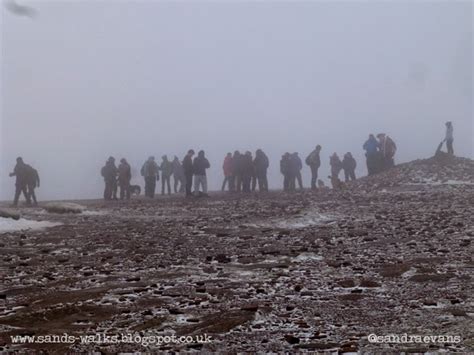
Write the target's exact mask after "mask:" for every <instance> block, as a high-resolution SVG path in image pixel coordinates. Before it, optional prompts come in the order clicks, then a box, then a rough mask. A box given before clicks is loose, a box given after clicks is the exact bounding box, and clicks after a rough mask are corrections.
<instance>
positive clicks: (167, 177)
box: [160, 155, 173, 195]
mask: <svg viewBox="0 0 474 355" xmlns="http://www.w3.org/2000/svg"><path fill="white" fill-rule="evenodd" d="M161 159H162V162H161V166H160V169H161V194H162V195H164V194H165V185H166V186H167V187H168V195H171V175H172V174H173V164H171V162H170V161H169V160H168V157H167V156H166V155H163V156H162V157H161Z"/></svg>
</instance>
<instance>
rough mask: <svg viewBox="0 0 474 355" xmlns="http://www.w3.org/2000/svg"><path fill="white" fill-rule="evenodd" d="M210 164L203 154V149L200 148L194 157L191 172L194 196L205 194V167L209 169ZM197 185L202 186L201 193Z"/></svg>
mask: <svg viewBox="0 0 474 355" xmlns="http://www.w3.org/2000/svg"><path fill="white" fill-rule="evenodd" d="M210 167H211V164H209V160H207V159H206V157H205V155H204V150H200V151H199V153H198V156H197V157H196V158H194V162H193V173H194V194H195V195H196V196H200V195H203V196H208V195H207V177H206V169H209V168H210ZM199 186H201V187H202V194H201V193H200V191H199Z"/></svg>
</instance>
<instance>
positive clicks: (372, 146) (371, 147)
mask: <svg viewBox="0 0 474 355" xmlns="http://www.w3.org/2000/svg"><path fill="white" fill-rule="evenodd" d="M378 146H379V144H378V142H377V140H376V139H375V137H374V138H369V139H367V141H366V142H365V143H364V145H363V148H364V150H365V151H366V152H367V154H374V153H376V152H377V148H378Z"/></svg>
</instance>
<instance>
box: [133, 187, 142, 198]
mask: <svg viewBox="0 0 474 355" xmlns="http://www.w3.org/2000/svg"><path fill="white" fill-rule="evenodd" d="M141 192H142V188H141V187H140V185H130V194H131V195H135V196H140V194H141Z"/></svg>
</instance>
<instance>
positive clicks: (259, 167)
mask: <svg viewBox="0 0 474 355" xmlns="http://www.w3.org/2000/svg"><path fill="white" fill-rule="evenodd" d="M253 165H254V167H255V174H257V176H262V175H266V173H267V169H268V166H269V165H270V164H269V162H268V157H267V155H266V154H265V153H263V152H262V153H258V154H257V155H256V156H255V159H254V161H253Z"/></svg>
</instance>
